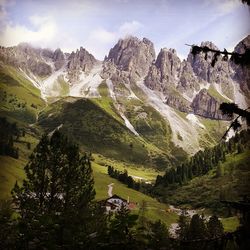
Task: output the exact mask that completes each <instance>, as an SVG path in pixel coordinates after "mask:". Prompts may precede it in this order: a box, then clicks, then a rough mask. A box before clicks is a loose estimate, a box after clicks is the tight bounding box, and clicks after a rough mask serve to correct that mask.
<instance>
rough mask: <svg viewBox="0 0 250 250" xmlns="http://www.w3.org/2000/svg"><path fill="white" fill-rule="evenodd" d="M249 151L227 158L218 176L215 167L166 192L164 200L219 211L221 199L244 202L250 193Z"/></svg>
mask: <svg viewBox="0 0 250 250" xmlns="http://www.w3.org/2000/svg"><path fill="white" fill-rule="evenodd" d="M249 161H250V151H249V150H247V151H246V152H244V153H240V154H236V153H234V154H232V155H228V156H227V158H226V161H225V162H224V163H222V164H221V169H222V171H221V172H222V173H221V176H219V177H217V176H218V175H217V174H216V168H214V169H212V170H211V171H210V172H209V173H208V174H206V175H204V176H200V177H196V178H194V179H192V180H191V181H190V182H188V183H187V184H186V185H183V186H180V187H177V188H176V189H175V188H173V189H169V188H168V189H166V190H165V195H164V196H165V201H166V202H169V203H171V204H176V205H182V206H192V207H206V208H210V209H212V210H215V211H218V212H220V211H221V209H222V204H221V202H220V199H222V200H241V199H242V196H243V195H249V194H250V183H249V180H250V165H249Z"/></svg>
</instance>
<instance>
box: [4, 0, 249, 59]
mask: <svg viewBox="0 0 250 250" xmlns="http://www.w3.org/2000/svg"><path fill="white" fill-rule="evenodd" d="M249 24H250V9H249V8H248V7H247V6H246V5H243V4H242V3H241V1H240V0H188V1H187V0H53V1H52V0H0V44H1V45H3V46H13V45H17V44H18V43H20V42H29V43H31V44H34V45H35V46H40V47H48V48H52V49H56V48H58V47H60V48H61V49H62V50H63V51H67V52H71V51H72V50H75V49H76V48H79V47H80V46H83V47H84V48H86V49H87V50H88V51H89V52H91V53H92V54H93V55H94V56H95V57H96V58H98V59H101V60H102V59H103V58H104V56H105V55H106V54H107V53H108V51H109V49H110V48H111V47H112V46H114V44H115V43H116V42H117V40H118V39H119V38H123V37H125V36H128V35H134V36H137V37H139V38H143V37H147V38H148V39H150V40H151V41H152V42H153V43H154V45H155V49H156V52H158V51H159V49H160V48H162V47H167V48H175V49H176V50H177V53H178V55H179V56H180V57H181V58H185V57H186V55H187V53H188V51H189V48H188V47H187V46H185V43H188V44H200V42H201V41H207V40H209V41H213V42H214V43H215V44H216V45H217V46H218V47H219V48H220V49H223V48H226V49H228V50H231V49H232V48H233V47H234V45H235V44H236V43H238V42H239V41H240V40H241V39H242V38H244V37H245V36H246V35H248V34H250V25H249Z"/></svg>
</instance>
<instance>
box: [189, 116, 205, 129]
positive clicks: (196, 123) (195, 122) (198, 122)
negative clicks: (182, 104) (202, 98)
mask: <svg viewBox="0 0 250 250" xmlns="http://www.w3.org/2000/svg"><path fill="white" fill-rule="evenodd" d="M186 118H187V119H188V120H189V121H191V122H192V123H193V124H194V125H198V126H200V127H201V128H203V129H205V126H204V125H203V124H202V123H201V122H200V121H199V119H198V118H197V117H196V116H195V115H194V114H188V115H187V116H186Z"/></svg>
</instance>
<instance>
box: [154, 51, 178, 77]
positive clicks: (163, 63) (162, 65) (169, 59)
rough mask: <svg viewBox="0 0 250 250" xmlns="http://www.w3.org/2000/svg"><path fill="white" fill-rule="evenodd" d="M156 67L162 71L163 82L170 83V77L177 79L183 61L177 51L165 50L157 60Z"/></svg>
mask: <svg viewBox="0 0 250 250" xmlns="http://www.w3.org/2000/svg"><path fill="white" fill-rule="evenodd" d="M155 66H156V67H157V68H158V69H160V71H161V81H165V80H167V81H168V80H169V78H170V76H172V77H174V78H176V77H177V75H178V73H179V70H180V66H181V60H180V59H179V57H178V56H177V54H176V50H175V49H169V50H168V49H166V48H163V49H161V51H160V53H159V55H158V57H157V59H156V62H155Z"/></svg>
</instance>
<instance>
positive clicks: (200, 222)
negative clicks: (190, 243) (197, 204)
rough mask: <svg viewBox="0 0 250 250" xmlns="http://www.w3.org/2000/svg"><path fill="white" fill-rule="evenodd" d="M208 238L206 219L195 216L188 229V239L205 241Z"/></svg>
mask: <svg viewBox="0 0 250 250" xmlns="http://www.w3.org/2000/svg"><path fill="white" fill-rule="evenodd" d="M206 237H207V229H206V225H205V222H204V219H203V218H202V217H201V216H200V215H198V214H195V215H193V217H192V219H191V221H190V225H189V229H188V239H189V240H197V239H205V238H206Z"/></svg>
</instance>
